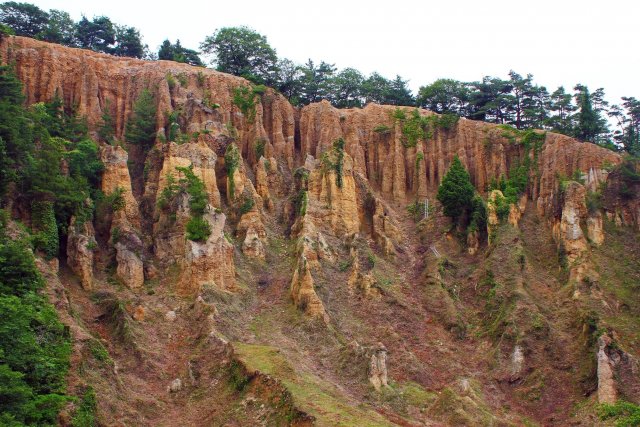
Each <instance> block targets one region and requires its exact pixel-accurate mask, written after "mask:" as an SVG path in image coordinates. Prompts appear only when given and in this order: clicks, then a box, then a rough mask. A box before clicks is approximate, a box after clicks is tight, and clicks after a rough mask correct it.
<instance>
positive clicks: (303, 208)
mask: <svg viewBox="0 0 640 427" xmlns="http://www.w3.org/2000/svg"><path fill="white" fill-rule="evenodd" d="M294 204H295V209H296V213H297V214H298V216H301V217H302V216H305V214H306V213H307V205H308V204H309V193H308V192H307V190H304V189H302V190H300V192H299V193H298V194H297V196H296V197H295V200H294Z"/></svg>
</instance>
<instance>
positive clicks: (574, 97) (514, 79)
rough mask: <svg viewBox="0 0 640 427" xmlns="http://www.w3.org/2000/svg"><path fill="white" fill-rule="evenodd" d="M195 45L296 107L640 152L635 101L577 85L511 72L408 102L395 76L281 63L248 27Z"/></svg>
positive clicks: (436, 88) (440, 85) (434, 88)
mask: <svg viewBox="0 0 640 427" xmlns="http://www.w3.org/2000/svg"><path fill="white" fill-rule="evenodd" d="M200 48H201V50H202V52H203V53H206V54H209V55H212V56H213V58H214V59H213V61H212V64H213V65H215V66H216V67H217V69H218V70H219V71H222V72H226V73H231V74H235V75H238V76H242V77H245V78H247V79H249V80H251V81H253V82H255V83H260V84H265V85H268V86H272V87H274V88H277V89H278V90H279V91H280V92H281V93H282V94H284V95H285V96H287V97H288V98H289V100H290V101H291V102H292V103H293V104H295V105H306V104H309V103H311V102H317V101H319V100H321V99H327V100H329V101H330V102H331V103H332V104H334V105H335V106H337V107H340V108H350V107H361V106H363V105H365V104H366V103H368V102H377V103H380V104H391V105H406V106H418V107H423V108H427V109H429V110H432V111H435V112H437V113H442V114H456V115H458V116H461V117H466V118H469V119H473V120H482V121H487V122H492V123H499V124H508V125H512V126H514V127H515V128H517V129H533V128H535V129H548V130H552V131H555V132H559V133H563V134H565V135H570V136H573V137H575V138H578V139H580V140H582V141H591V142H595V143H598V144H601V145H604V146H607V147H609V148H611V149H619V148H624V149H625V150H626V151H628V152H630V153H632V154H634V155H640V133H639V130H640V127H639V124H640V101H638V100H636V99H635V98H631V97H629V98H627V97H624V98H622V101H623V102H622V104H621V105H610V104H609V103H608V102H607V101H606V100H605V93H604V89H602V88H599V89H597V90H595V91H594V92H590V91H589V88H588V87H587V86H584V85H581V84H578V85H576V86H575V87H574V89H573V93H568V92H567V91H566V90H565V88H564V87H562V86H561V87H559V88H557V89H556V90H555V91H553V92H552V93H549V91H548V90H547V89H546V87H544V86H540V85H537V84H535V83H534V82H533V76H532V75H531V74H527V75H526V76H524V77H523V76H522V75H520V74H518V73H516V72H515V71H511V72H509V77H508V78H507V79H502V78H499V77H491V76H485V77H483V78H482V80H481V81H476V82H461V81H458V80H453V79H438V80H436V81H435V82H433V83H431V84H429V85H425V86H422V87H420V89H419V91H418V95H417V96H416V97H414V96H413V95H412V93H411V91H410V90H409V88H408V87H407V81H406V80H403V79H402V77H400V76H396V78H395V79H393V80H389V79H386V78H385V77H383V76H381V75H380V74H378V73H372V74H371V75H370V76H368V77H366V76H364V75H363V74H362V73H361V72H360V71H358V70H356V69H355V68H345V69H342V70H340V71H338V70H337V69H336V67H335V65H334V64H330V63H328V62H325V61H321V62H320V63H319V64H317V63H314V62H313V61H312V60H309V61H308V62H307V63H306V64H303V65H299V64H295V63H294V62H293V61H291V60H289V59H286V58H285V59H279V58H278V56H277V54H276V50H275V49H274V48H272V47H271V46H270V45H269V43H268V42H267V38H266V37H265V36H263V35H261V34H258V33H257V32H255V31H254V30H252V29H250V28H246V27H233V28H222V29H220V30H217V31H216V32H214V33H213V34H212V35H211V36H209V37H207V38H206V39H205V41H204V42H203V43H202V44H201V46H200ZM610 119H615V122H616V123H617V126H616V129H613V130H612V129H611V128H610V125H609V123H610Z"/></svg>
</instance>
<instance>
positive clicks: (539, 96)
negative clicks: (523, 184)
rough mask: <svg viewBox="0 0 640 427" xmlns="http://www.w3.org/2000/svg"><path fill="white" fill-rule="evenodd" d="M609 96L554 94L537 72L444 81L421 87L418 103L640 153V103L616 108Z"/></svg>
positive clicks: (581, 89) (583, 90)
mask: <svg viewBox="0 0 640 427" xmlns="http://www.w3.org/2000/svg"><path fill="white" fill-rule="evenodd" d="M604 97H605V93H604V89H602V88H599V89H597V90H595V91H594V92H590V91H589V88H588V87H587V86H584V85H581V84H578V85H576V86H575V87H574V88H573V93H568V92H567V91H566V90H565V88H564V87H562V86H561V87H559V88H557V89H556V90H555V91H553V92H551V93H549V91H548V90H547V88H546V87H544V86H539V85H537V84H535V83H534V82H533V76H532V75H531V74H527V75H526V76H525V77H523V76H522V75H520V74H518V73H516V72H514V71H511V72H510V73H509V78H508V79H501V78H497V77H488V76H487V77H484V78H483V79H482V80H481V81H477V82H461V81H458V80H453V79H438V80H436V81H435V82H433V83H431V84H429V85H426V86H422V87H420V90H419V91H418V96H417V97H416V103H417V105H418V106H420V107H423V108H427V109H430V110H432V111H435V112H437V113H453V114H457V115H459V116H462V117H467V118H470V119H474V120H483V121H488V122H492V123H499V124H508V125H512V126H514V127H516V128H517V129H548V130H552V131H554V132H559V133H563V134H565V135H570V136H573V137H575V138H578V139H580V140H582V141H591V142H595V143H598V144H601V145H605V146H609V147H610V148H614V149H615V148H616V145H617V146H619V147H624V149H626V150H627V151H629V152H630V153H633V154H636V155H637V154H640V139H639V138H638V129H639V128H638V124H639V123H640V101H638V100H636V99H635V98H627V97H624V98H622V101H623V102H622V104H621V105H610V104H609V103H608V102H607V101H606V100H605V99H604ZM609 119H615V122H616V123H617V128H616V129H613V130H612V129H611V128H610V126H609V123H610V120H609ZM613 144H616V145H613Z"/></svg>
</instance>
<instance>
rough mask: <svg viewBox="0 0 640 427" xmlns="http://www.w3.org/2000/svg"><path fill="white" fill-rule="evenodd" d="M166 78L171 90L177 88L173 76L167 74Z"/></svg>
mask: <svg viewBox="0 0 640 427" xmlns="http://www.w3.org/2000/svg"><path fill="white" fill-rule="evenodd" d="M165 78H166V79H167V85H168V86H169V90H173V88H174V87H176V79H175V77H173V74H171V73H167V74H166V75H165Z"/></svg>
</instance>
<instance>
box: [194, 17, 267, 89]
mask: <svg viewBox="0 0 640 427" xmlns="http://www.w3.org/2000/svg"><path fill="white" fill-rule="evenodd" d="M200 50H201V51H202V52H203V53H205V54H210V55H214V56H215V59H214V60H213V62H212V63H213V64H214V65H216V68H217V70H218V71H222V72H223V73H230V74H235V75H236V76H242V77H245V78H247V79H249V80H251V81H253V82H254V83H260V84H266V85H270V86H271V85H273V83H275V78H276V71H277V68H276V66H277V62H278V57H277V55H276V51H275V49H273V48H272V47H271V46H270V45H269V42H268V41H267V38H266V37H265V36H263V35H261V34H259V33H257V32H256V31H254V30H252V29H251V28H248V27H225V28H221V29H219V30H216V31H215V32H214V33H213V34H212V35H210V36H207V37H206V38H205V40H204V41H203V42H202V44H201V45H200Z"/></svg>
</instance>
